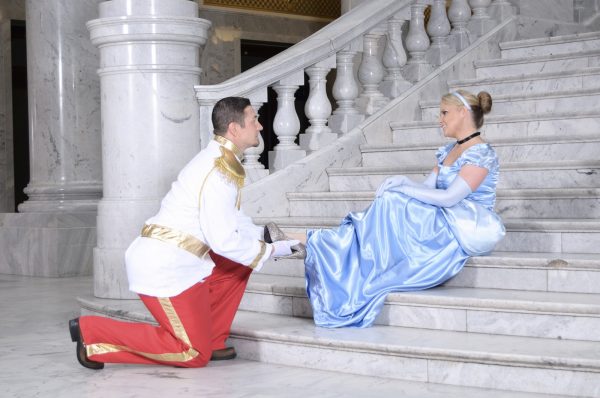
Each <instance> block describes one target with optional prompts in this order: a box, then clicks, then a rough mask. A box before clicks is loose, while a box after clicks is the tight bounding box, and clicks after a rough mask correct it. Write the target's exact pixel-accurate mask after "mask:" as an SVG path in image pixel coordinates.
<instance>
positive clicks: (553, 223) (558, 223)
mask: <svg viewBox="0 0 600 398" xmlns="http://www.w3.org/2000/svg"><path fill="white" fill-rule="evenodd" d="M253 219H254V220H255V222H256V223H257V224H265V223H267V222H269V221H273V222H275V223H277V224H278V225H280V226H282V227H284V228H300V229H302V228H305V229H320V228H332V227H337V226H339V225H340V222H341V221H342V220H343V217H309V216H291V217H290V216H280V217H276V216H271V217H267V218H261V217H254V218H253ZM502 221H503V223H504V226H505V227H506V229H507V231H509V232H515V231H518V232H550V233H553V232H561V233H563V232H569V233H581V232H583V233H589V232H593V233H599V232H600V220H599V219H585V218H566V219H556V218H545V219H540V218H510V217H504V218H502ZM573 225H576V226H577V228H574V227H573ZM559 254H562V253H561V252H557V255H559Z"/></svg>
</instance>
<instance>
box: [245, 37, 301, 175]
mask: <svg viewBox="0 0 600 398" xmlns="http://www.w3.org/2000/svg"><path fill="white" fill-rule="evenodd" d="M291 46H292V44H288V43H276V42H268V41H256V40H241V42H240V51H241V57H240V58H241V63H242V65H241V71H242V72H245V71H247V70H248V69H250V68H252V67H254V66H256V65H258V64H260V63H261V62H264V61H266V60H267V59H269V58H271V57H272V56H274V55H277V54H279V53H280V52H282V51H283V50H285V49H287V48H289V47H291ZM307 81H308V77H307V76H306V74H305V75H304V85H303V86H300V88H299V89H298V90H297V91H296V94H295V98H296V100H295V106H296V113H297V115H298V118H299V119H300V133H303V132H304V131H305V130H306V128H307V127H308V126H309V125H310V124H309V122H308V119H307V117H306V116H305V115H304V105H305V104H306V101H307V99H308V94H309V93H310V90H309V87H308V84H307ZM276 113H277V93H276V92H275V90H273V89H272V88H271V87H269V90H268V102H267V103H265V104H264V105H263V106H262V108H260V111H259V112H258V121H259V122H260V124H262V125H263V131H262V133H261V135H262V137H263V140H264V141H265V150H264V151H263V153H262V154H261V155H260V158H259V161H260V162H261V163H262V164H263V165H264V166H265V167H266V168H268V167H269V160H268V155H269V151H272V150H273V147H274V146H275V145H277V144H278V141H277V136H276V135H275V133H274V132H273V119H274V118H275V114H276ZM298 136H299V135H298ZM296 143H298V138H296Z"/></svg>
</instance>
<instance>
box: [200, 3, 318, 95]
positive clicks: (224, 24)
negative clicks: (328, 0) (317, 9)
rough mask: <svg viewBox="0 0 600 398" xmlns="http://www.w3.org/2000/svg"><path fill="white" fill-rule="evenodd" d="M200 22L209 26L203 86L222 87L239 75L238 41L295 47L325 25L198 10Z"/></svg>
mask: <svg viewBox="0 0 600 398" xmlns="http://www.w3.org/2000/svg"><path fill="white" fill-rule="evenodd" d="M199 16H200V18H204V19H208V20H209V21H211V22H212V29H211V31H210V37H209V39H208V42H207V43H206V47H205V49H204V54H203V56H202V61H201V67H202V77H201V82H202V84H216V83H221V82H223V81H225V80H227V79H229V78H231V77H233V76H235V75H237V74H239V73H240V40H242V39H245V40H259V41H271V42H279V43H292V44H293V43H297V42H299V41H300V40H302V39H304V38H306V37H308V36H310V35H311V34H313V33H314V32H316V31H317V30H319V29H321V28H322V27H323V26H325V25H326V24H327V23H328V21H325V20H317V19H314V18H305V17H288V16H283V15H277V14H273V15H265V14H258V13H254V12H250V11H238V10H233V9H222V10H221V9H217V8H215V7H211V8H209V7H205V6H200V13H199Z"/></svg>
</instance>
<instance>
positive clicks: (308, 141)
mask: <svg viewBox="0 0 600 398" xmlns="http://www.w3.org/2000/svg"><path fill="white" fill-rule="evenodd" d="M337 139H338V135H337V134H335V133H304V134H300V147H301V148H302V149H304V150H305V151H306V152H307V153H308V152H312V151H316V150H318V149H321V148H323V147H324V146H325V145H327V144H331V143H332V142H333V141H335V140H337Z"/></svg>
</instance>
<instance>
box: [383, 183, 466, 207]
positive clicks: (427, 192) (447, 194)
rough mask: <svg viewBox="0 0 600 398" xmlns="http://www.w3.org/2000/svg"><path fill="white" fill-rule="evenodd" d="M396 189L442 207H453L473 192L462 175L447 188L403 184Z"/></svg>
mask: <svg viewBox="0 0 600 398" xmlns="http://www.w3.org/2000/svg"><path fill="white" fill-rule="evenodd" d="M394 191H396V192H401V193H403V194H405V195H407V196H410V197H411V198H415V199H417V200H420V201H421V202H423V203H428V204H431V205H435V206H440V207H452V206H454V205H455V204H457V203H458V202H460V201H461V200H463V199H464V198H466V197H467V196H469V194H471V193H472V192H473V191H472V190H471V187H470V186H469V184H467V182H466V181H465V180H464V179H463V178H462V177H461V176H456V178H455V179H454V181H452V184H450V186H449V187H448V188H447V189H435V188H425V187H414V186H408V185H402V186H400V187H398V188H397V189H394Z"/></svg>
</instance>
